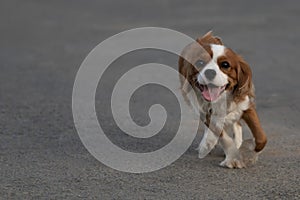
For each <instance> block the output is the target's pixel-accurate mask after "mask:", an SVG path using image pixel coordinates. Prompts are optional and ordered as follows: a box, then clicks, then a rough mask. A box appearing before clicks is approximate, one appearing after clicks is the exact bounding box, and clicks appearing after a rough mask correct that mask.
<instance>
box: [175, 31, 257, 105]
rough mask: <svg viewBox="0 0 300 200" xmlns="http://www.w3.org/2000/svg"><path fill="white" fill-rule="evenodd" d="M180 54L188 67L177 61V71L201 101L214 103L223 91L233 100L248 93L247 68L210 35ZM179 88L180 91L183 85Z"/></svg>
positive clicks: (249, 90)
mask: <svg viewBox="0 0 300 200" xmlns="http://www.w3.org/2000/svg"><path fill="white" fill-rule="evenodd" d="M199 44H200V45H201V47H202V48H199ZM183 54H184V57H186V56H187V57H188V58H189V60H190V61H191V62H192V63H189V62H187V61H185V60H182V58H181V60H179V71H180V73H181V74H182V75H183V76H184V77H185V78H186V80H187V81H188V82H189V83H190V84H191V85H192V87H193V89H198V90H199V91H200V93H201V95H202V98H203V99H204V100H206V101H208V102H214V101H217V100H218V99H219V97H220V96H221V95H222V93H223V92H225V91H227V92H229V93H231V94H233V96H234V98H235V99H236V100H238V99H239V98H243V97H244V96H245V95H249V94H250V93H251V87H252V83H251V70H250V68H249V65H248V64H247V63H246V62H245V61H244V60H243V59H242V58H241V57H240V56H239V55H238V54H236V53H235V52H234V51H232V50H231V49H229V48H227V47H225V46H224V45H223V43H222V42H221V40H220V39H219V38H217V37H214V36H212V35H211V33H208V34H206V35H205V36H203V37H202V38H199V39H198V40H197V43H196V42H195V43H193V44H190V45H189V46H187V47H186V48H185V50H184V51H183ZM182 84H183V89H184V81H182Z"/></svg>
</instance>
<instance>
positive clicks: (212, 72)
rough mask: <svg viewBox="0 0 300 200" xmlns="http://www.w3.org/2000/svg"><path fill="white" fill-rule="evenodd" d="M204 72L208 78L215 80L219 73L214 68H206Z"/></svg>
mask: <svg viewBox="0 0 300 200" xmlns="http://www.w3.org/2000/svg"><path fill="white" fill-rule="evenodd" d="M204 74H205V76H206V78H207V79H208V80H213V79H214V78H215V76H216V74H217V73H216V71H215V70H213V69H207V70H205V72H204Z"/></svg>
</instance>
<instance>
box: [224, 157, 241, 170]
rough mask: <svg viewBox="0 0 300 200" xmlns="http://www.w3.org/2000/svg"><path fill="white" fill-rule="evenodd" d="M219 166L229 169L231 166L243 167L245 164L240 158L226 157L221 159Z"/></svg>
mask: <svg viewBox="0 0 300 200" xmlns="http://www.w3.org/2000/svg"><path fill="white" fill-rule="evenodd" d="M220 166H222V167H228V168H230V169H232V168H238V169H241V168H245V167H246V165H245V164H244V162H243V160H242V159H238V158H226V159H225V160H224V161H222V162H221V163H220Z"/></svg>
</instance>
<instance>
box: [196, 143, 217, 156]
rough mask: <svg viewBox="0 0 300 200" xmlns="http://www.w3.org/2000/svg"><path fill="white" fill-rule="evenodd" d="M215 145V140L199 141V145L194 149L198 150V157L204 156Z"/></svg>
mask: <svg viewBox="0 0 300 200" xmlns="http://www.w3.org/2000/svg"><path fill="white" fill-rule="evenodd" d="M215 146H216V144H215V142H207V143H200V145H199V147H198V148H197V149H196V150H198V153H199V154H198V157H199V158H204V157H205V156H207V154H209V152H211V150H212V149H213V148H214V147H215Z"/></svg>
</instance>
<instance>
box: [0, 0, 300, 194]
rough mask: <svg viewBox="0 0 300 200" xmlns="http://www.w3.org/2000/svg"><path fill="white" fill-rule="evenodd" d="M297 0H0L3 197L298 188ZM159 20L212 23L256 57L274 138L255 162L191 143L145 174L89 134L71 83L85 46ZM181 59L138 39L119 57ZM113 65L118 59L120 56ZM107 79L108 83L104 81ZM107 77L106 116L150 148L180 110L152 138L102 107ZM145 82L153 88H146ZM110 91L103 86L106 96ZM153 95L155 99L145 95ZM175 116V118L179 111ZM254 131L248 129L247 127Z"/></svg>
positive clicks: (176, 25) (128, 142) (181, 26)
mask: <svg viewBox="0 0 300 200" xmlns="http://www.w3.org/2000/svg"><path fill="white" fill-rule="evenodd" d="M299 20H300V3H299V2H298V1H292V0H287V1H284V2H283V1H279V0H272V1H271V0H266V1H258V0H257V1H237V0H236V1H233V0H229V1H222V0H211V1H202V0H201V1H199V0H194V1H193V0H192V1H185V2H183V1H179V0H173V1H171V0H160V1H158V0H154V1H137V0H136V1H132V0H129V1H120V0H119V1H116V0H112V1H96V0H91V1H84V0H73V1H66V0H59V1H58V0H52V1H44V0H40V1H37V0H26V1H21V0H19V1H17V0H1V1H0V36H1V37H0V62H1V63H0V67H1V73H0V124H1V126H0V177H1V179H0V198H3V199H34V198H35V199H49V198H50V199H241V198H249V199H258V198H259V199H261V198H267V199H275V198H279V199H296V198H300V194H299V184H300V183H299V180H300V179H299V174H300V171H299V161H300V148H299V142H300V136H299V130H300V123H299V122H300V121H299V118H300V117H299V116H300V107H299V100H300V93H299V92H298V88H299V83H300V79H299V74H300V68H299V67H298V58H299V48H300V40H299V39H300V27H299ZM145 26H157V27H165V28H170V29H174V30H177V31H180V32H182V33H184V34H187V35H189V36H190V37H192V38H197V37H199V36H201V35H203V34H205V33H206V32H208V31H209V30H213V32H214V34H215V35H218V36H220V37H221V38H222V39H223V42H224V43H225V45H226V46H228V47H230V48H232V49H233V50H235V51H237V52H238V53H240V54H241V55H242V56H243V57H244V58H245V59H246V60H247V61H248V63H249V64H250V65H251V67H252V70H253V79H254V83H255V86H256V94H257V109H258V112H259V115H260V118H261V121H262V124H263V127H264V128H265V130H266V132H267V135H268V138H269V142H268V146H267V148H266V149H265V151H264V152H263V153H262V155H261V157H260V160H259V162H258V163H257V165H255V166H254V167H251V168H247V169H243V170H227V169H224V168H221V167H219V166H218V163H219V162H221V161H222V159H223V157H222V155H220V154H219V153H218V152H215V153H212V155H210V156H208V157H207V158H205V159H204V160H200V159H198V157H197V152H196V151H195V150H194V149H195V148H196V147H197V144H198V142H199V138H200V137H201V134H200V133H199V134H198V136H197V138H196V139H195V142H194V143H193V145H192V146H191V148H190V149H189V150H188V151H187V152H186V153H185V154H184V155H183V156H182V157H181V158H180V159H179V160H177V161H176V162H174V163H173V164H172V165H170V166H168V167H167V168H164V169H162V170H159V171H156V172H153V173H147V174H128V173H123V172H119V171H116V170H113V169H111V168H108V167H106V166H104V165H103V164H101V163H100V162H99V161H97V160H96V159H94V158H93V157H92V156H91V155H90V154H89V153H88V151H87V150H86V149H85V148H84V146H83V145H82V143H81V141H80V139H79V137H78V135H77V132H76V130H75V127H74V124H73V119H72V109H71V106H72V104H71V102H72V88H73V83H74V80H75V76H76V73H77V70H78V69H79V67H80V64H81V63H82V61H83V60H84V58H85V57H86V56H87V54H88V53H89V52H90V51H91V50H92V49H93V48H94V47H95V46H96V45H97V44H99V43H100V42H101V41H103V40H105V39H106V38H108V37H110V36H112V35H114V34H117V33H119V32H121V31H125V30H128V29H131V28H137V27H145ZM149 61H151V62H159V63H166V64H168V65H171V66H173V67H174V68H176V67H177V57H176V56H174V55H170V54H166V53H163V54H162V53H161V52H159V51H151V50H148V51H140V52H136V53H131V54H129V55H126V56H124V57H122V58H120V59H118V60H117V61H116V62H114V63H113V65H112V68H111V71H110V72H109V73H110V75H109V74H108V75H107V77H108V78H107V80H109V79H110V78H111V77H114V73H115V72H116V73H117V70H116V71H114V69H117V68H116V67H118V66H125V68H126V66H127V67H132V65H137V64H143V63H147V62H149ZM114 66H115V67H114ZM104 85H105V84H104ZM105 89H106V87H102V90H101V87H100V88H99V91H98V95H97V97H98V98H99V99H98V100H97V99H96V102H97V103H98V104H97V105H96V108H97V113H98V118H99V119H100V120H101V121H102V123H103V126H104V127H105V129H107V130H110V132H111V134H112V136H111V138H112V139H113V140H115V143H116V144H119V145H121V146H122V147H123V148H127V149H128V150H132V151H138V152H144V151H149V150H153V149H156V148H160V147H161V146H163V145H164V144H165V143H167V142H168V141H169V140H170V139H171V138H172V136H173V135H172V133H173V129H176V119H177V118H178V112H177V111H176V110H174V109H173V108H174V107H176V102H173V103H168V98H172V95H171V94H168V92H167V91H165V89H163V88H156V86H152V87H150V88H148V90H146V91H148V92H150V93H156V94H157V96H163V97H162V98H163V99H165V100H164V104H165V105H167V106H169V107H168V109H169V112H170V113H171V116H173V117H174V119H175V122H174V121H173V120H169V124H168V125H166V127H165V129H164V130H163V131H162V132H161V133H160V137H157V138H153V139H152V140H151V141H141V140H139V141H137V140H132V138H128V137H126V135H122V133H119V130H118V129H117V128H116V127H115V124H114V122H113V121H112V120H111V119H109V117H108V114H107V113H106V111H104V107H101V103H100V102H101V101H100V99H101V98H104V97H105V95H109V90H108V89H107V90H105ZM144 89H147V88H144ZM148 92H145V90H143V91H142V90H141V91H140V94H139V93H137V96H136V97H134V98H133V101H134V102H136V103H135V104H134V103H133V104H132V109H131V110H133V113H136V114H133V117H134V119H135V120H136V121H137V123H140V124H142V125H143V124H147V120H149V119H147V117H145V112H146V111H147V109H144V110H141V109H140V108H143V107H144V106H143V104H141V105H140V103H143V102H150V103H151V102H152V103H153V102H155V101H157V99H156V98H155V97H152V98H149V99H148V101H146V100H145V99H147V98H145V95H146V97H148V96H147V94H149V93H148ZM103 96H104V97H103ZM147 105H148V104H147ZM171 119H172V118H171ZM246 131H247V130H246Z"/></svg>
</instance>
